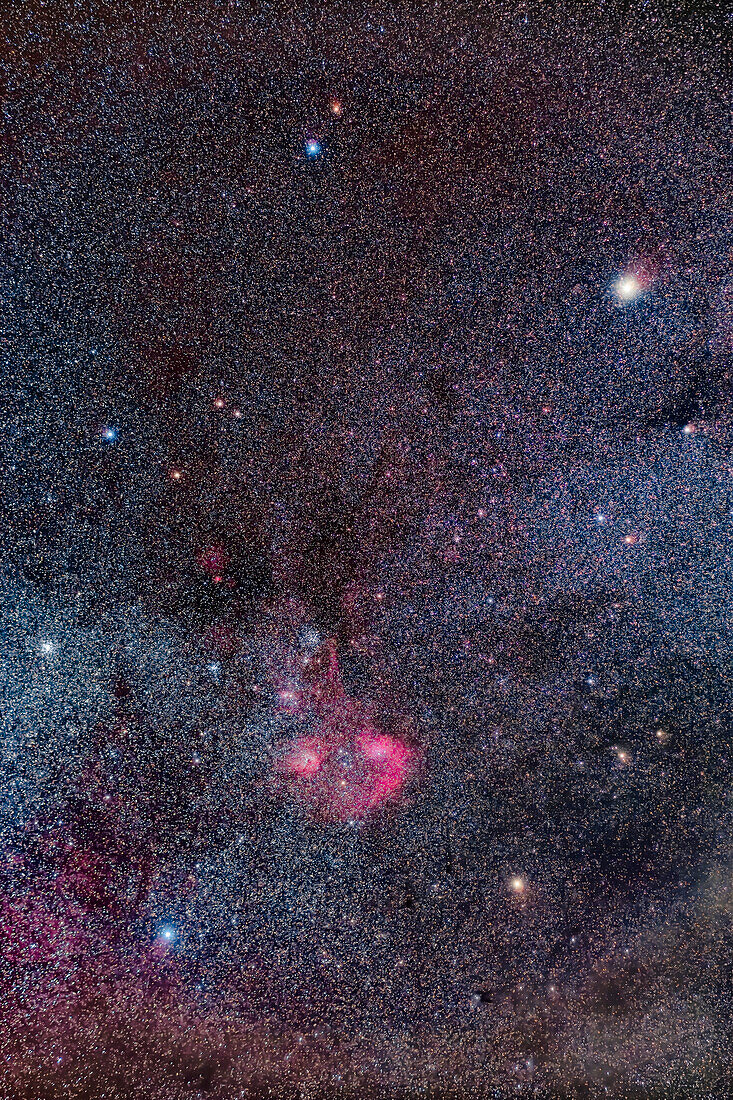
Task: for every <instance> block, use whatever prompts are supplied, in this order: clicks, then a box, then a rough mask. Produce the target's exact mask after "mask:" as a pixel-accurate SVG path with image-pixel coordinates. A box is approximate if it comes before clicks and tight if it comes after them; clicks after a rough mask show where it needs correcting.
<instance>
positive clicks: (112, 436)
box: [102, 426, 119, 443]
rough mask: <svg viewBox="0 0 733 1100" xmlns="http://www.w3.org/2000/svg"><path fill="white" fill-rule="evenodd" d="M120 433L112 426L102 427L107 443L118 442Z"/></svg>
mask: <svg viewBox="0 0 733 1100" xmlns="http://www.w3.org/2000/svg"><path fill="white" fill-rule="evenodd" d="M118 435H119V432H118V431H117V428H113V427H111V426H109V427H106V428H102V439H103V440H104V442H105V443H116V442H117V436H118Z"/></svg>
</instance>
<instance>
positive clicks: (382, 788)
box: [277, 642, 418, 821]
mask: <svg viewBox="0 0 733 1100" xmlns="http://www.w3.org/2000/svg"><path fill="white" fill-rule="evenodd" d="M312 670H315V672H314V671H312ZM304 671H305V672H306V673H308V672H310V676H311V682H310V683H309V684H308V683H306V685H305V686H304V685H303V680H302V678H301V679H300V680H299V681H298V682H294V681H293V679H291V680H289V681H287V682H286V683H285V685H284V686H282V687H280V689H279V691H278V698H279V701H280V705H281V707H282V708H283V710H284V711H285V712H286V713H287V714H290V715H292V716H293V717H295V716H298V717H300V718H303V719H305V720H306V721H307V722H308V725H309V729H308V732H307V733H304V734H302V735H300V736H297V737H295V738H294V739H292V740H290V741H289V742H288V743H287V744H286V746H285V747H284V750H283V752H282V754H281V756H280V757H279V759H278V763H277V775H278V778H279V780H280V782H281V783H282V785H283V787H284V789H285V790H287V791H288V792H289V794H290V795H291V797H293V798H294V799H295V800H296V801H297V802H298V803H299V804H300V805H301V806H302V807H303V809H305V810H306V812H308V813H310V814H311V815H312V816H314V817H317V818H320V819H323V820H329V821H349V820H356V819H358V818H362V817H364V816H365V815H366V814H369V813H370V812H371V811H374V810H376V809H377V808H378V807H381V806H383V805H384V804H385V803H388V802H390V801H392V800H394V799H395V798H396V797H397V796H398V795H399V794H400V792H401V791H402V790H403V789H404V787H405V784H406V783H407V781H408V779H409V778H410V777H411V776H412V775H413V774H414V772H415V770H416V768H417V764H418V753H417V750H416V749H415V748H414V747H413V746H411V745H409V744H407V742H406V741H405V740H404V739H402V738H401V737H398V736H394V735H392V734H391V733H388V732H386V731H384V730H383V729H380V728H379V726H378V724H377V723H376V722H375V721H374V720H373V718H372V717H371V716H370V715H369V714H368V712H367V709H366V708H365V707H364V706H363V705H362V704H361V703H359V701H358V700H356V699H352V698H349V697H348V696H347V695H346V694H345V692H344V689H343V684H342V680H341V675H340V672H339V668H338V660H337V656H336V647H335V645H334V644H333V643H331V642H329V643H326V645H325V646H324V647H323V648H322V649H321V650H320V651H319V652H318V653H316V654H315V655H314V656H313V657H312V658H308V659H307V664H306V665H305V669H304Z"/></svg>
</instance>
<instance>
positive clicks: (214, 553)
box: [196, 546, 229, 583]
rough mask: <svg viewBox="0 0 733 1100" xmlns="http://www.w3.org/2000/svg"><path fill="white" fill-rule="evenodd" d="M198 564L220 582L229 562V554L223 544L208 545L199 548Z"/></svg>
mask: <svg viewBox="0 0 733 1100" xmlns="http://www.w3.org/2000/svg"><path fill="white" fill-rule="evenodd" d="M196 564H197V565H198V566H199V568H201V569H203V571H204V573H208V575H209V576H210V577H211V578H212V580H214V581H216V582H217V583H218V582H220V581H221V579H222V576H223V574H224V572H225V571H226V567H227V566H228V564H229V555H228V554H227V552H226V550H224V548H223V547H222V546H207V547H206V548H205V549H203V550H199V552H198V554H197V555H196Z"/></svg>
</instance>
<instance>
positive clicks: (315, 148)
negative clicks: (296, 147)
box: [305, 138, 321, 159]
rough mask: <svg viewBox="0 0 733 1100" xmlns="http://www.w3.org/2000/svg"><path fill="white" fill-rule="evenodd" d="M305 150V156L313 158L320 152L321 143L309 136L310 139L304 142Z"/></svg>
mask: <svg viewBox="0 0 733 1100" xmlns="http://www.w3.org/2000/svg"><path fill="white" fill-rule="evenodd" d="M305 152H306V156H308V157H310V158H311V159H313V157H317V156H319V154H320V152H321V143H320V141H316V139H315V138H311V139H310V141H307V142H306V145H305Z"/></svg>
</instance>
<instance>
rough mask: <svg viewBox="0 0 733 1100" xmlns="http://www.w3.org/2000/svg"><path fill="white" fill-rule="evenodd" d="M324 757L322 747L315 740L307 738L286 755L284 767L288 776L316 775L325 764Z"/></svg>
mask: <svg viewBox="0 0 733 1100" xmlns="http://www.w3.org/2000/svg"><path fill="white" fill-rule="evenodd" d="M324 756H325V753H324V750H323V747H322V745H321V744H320V743H319V742H318V741H316V740H315V738H308V737H306V738H303V740H302V741H299V742H298V743H297V744H296V745H295V746H294V748H293V749H292V751H291V752H289V753H288V754H287V755H286V757H285V759H284V761H283V766H284V768H285V771H286V772H287V774H288V775H292V776H296V777H298V776H306V775H315V774H316V772H317V771H318V770H319V769H320V767H321V765H322V763H323V760H324Z"/></svg>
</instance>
